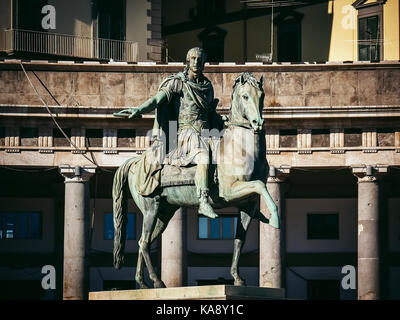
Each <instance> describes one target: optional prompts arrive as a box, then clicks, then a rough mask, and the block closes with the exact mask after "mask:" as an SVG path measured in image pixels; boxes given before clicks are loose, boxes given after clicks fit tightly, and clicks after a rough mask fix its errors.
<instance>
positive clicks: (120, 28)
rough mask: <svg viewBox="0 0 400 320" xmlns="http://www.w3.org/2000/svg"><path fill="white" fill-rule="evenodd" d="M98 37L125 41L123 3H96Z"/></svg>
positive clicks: (102, 1) (99, 1)
mask: <svg viewBox="0 0 400 320" xmlns="http://www.w3.org/2000/svg"><path fill="white" fill-rule="evenodd" d="M97 23H98V37H99V38H102V39H113V40H125V1H124V0H113V1H109V0H98V1H97Z"/></svg>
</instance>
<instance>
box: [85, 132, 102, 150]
mask: <svg viewBox="0 0 400 320" xmlns="http://www.w3.org/2000/svg"><path fill="white" fill-rule="evenodd" d="M86 138H87V142H88V146H89V147H102V146H103V129H86Z"/></svg>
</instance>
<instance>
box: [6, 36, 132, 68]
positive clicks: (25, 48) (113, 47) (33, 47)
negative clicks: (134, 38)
mask: <svg viewBox="0 0 400 320" xmlns="http://www.w3.org/2000/svg"><path fill="white" fill-rule="evenodd" d="M0 51H3V52H13V51H14V52H16V51H18V52H32V53H43V54H49V55H57V56H66V57H77V58H88V59H99V60H110V59H113V60H114V61H126V62H137V61H138V56H139V52H138V43H137V42H131V41H120V40H111V39H99V38H97V39H94V38H90V37H83V36H74V35H66V34H57V33H48V32H39V31H29V30H19V29H9V30H1V31H0Z"/></svg>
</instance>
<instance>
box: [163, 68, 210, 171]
mask: <svg viewBox="0 0 400 320" xmlns="http://www.w3.org/2000/svg"><path fill="white" fill-rule="evenodd" d="M159 90H161V91H164V92H165V93H166V95H167V99H168V104H169V105H170V106H173V108H174V110H175V112H176V115H177V120H178V141H177V145H176V148H172V151H171V152H170V153H169V154H168V156H167V163H169V164H171V165H175V166H183V167H185V166H188V165H189V164H191V163H195V162H197V161H198V157H197V156H198V155H199V154H200V153H201V154H202V158H203V159H206V161H207V164H208V162H209V160H208V156H209V143H208V140H207V138H206V137H204V136H202V130H203V129H210V123H209V122H210V120H209V115H210V112H212V111H214V110H213V108H214V105H213V100H214V91H213V87H212V85H211V82H210V81H209V80H208V79H207V78H205V77H204V76H202V77H201V79H200V81H199V83H195V82H191V81H189V80H188V79H187V78H186V76H185V75H184V74H183V73H182V72H181V73H178V74H176V75H173V76H170V77H168V78H167V79H165V80H164V81H163V83H161V85H160V88H159ZM170 150H171V146H170Z"/></svg>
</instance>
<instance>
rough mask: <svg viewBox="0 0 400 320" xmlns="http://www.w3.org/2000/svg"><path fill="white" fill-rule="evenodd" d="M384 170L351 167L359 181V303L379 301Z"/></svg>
mask: <svg viewBox="0 0 400 320" xmlns="http://www.w3.org/2000/svg"><path fill="white" fill-rule="evenodd" d="M386 172H387V167H384V166H379V167H372V166H366V167H365V166H364V167H353V174H354V175H355V176H356V177H357V178H358V260H357V261H358V269H357V270H358V271H357V282H358V285H357V288H358V299H359V300H377V299H379V298H380V285H381V283H380V250H379V184H378V180H379V177H380V176H381V174H383V173H386Z"/></svg>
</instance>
